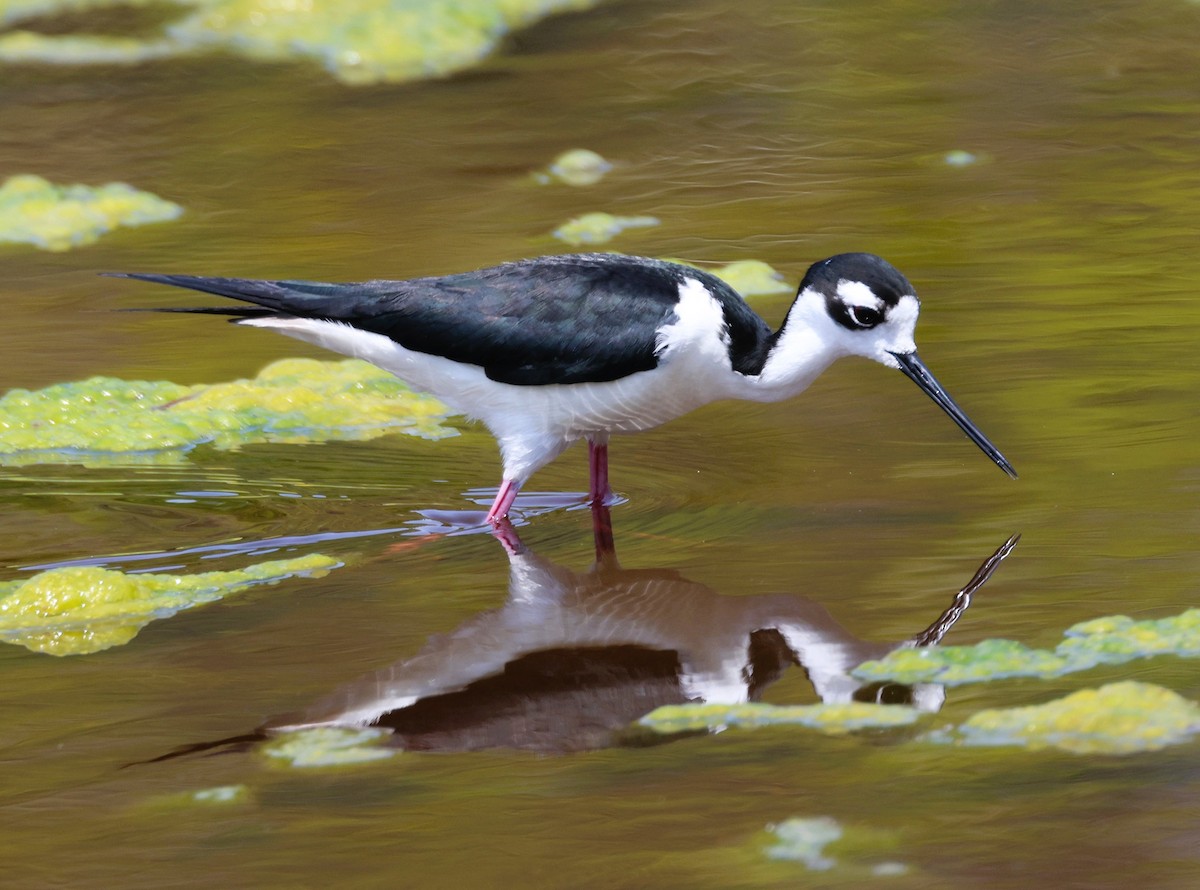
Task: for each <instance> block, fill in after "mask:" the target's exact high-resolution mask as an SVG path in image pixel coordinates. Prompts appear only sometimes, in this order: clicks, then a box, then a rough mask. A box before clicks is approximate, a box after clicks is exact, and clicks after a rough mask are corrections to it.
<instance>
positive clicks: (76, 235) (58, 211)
mask: <svg viewBox="0 0 1200 890" xmlns="http://www.w3.org/2000/svg"><path fill="white" fill-rule="evenodd" d="M181 213H183V208H182V207H180V206H179V205H178V204H173V203H171V202H170V201H167V200H164V199H163V198H160V197H158V196H157V195H152V194H150V193H149V192H143V191H139V190H138V189H135V188H134V187H133V186H130V185H126V184H125V183H123V182H110V183H108V184H107V185H101V186H95V187H92V186H86V185H55V184H54V183H52V182H49V181H48V180H45V179H43V178H42V177H40V176H34V175H32V174H24V175H20V176H10V177H9V178H8V179H6V180H5V181H4V184H3V185H0V242H4V243H9V244H32V245H33V246H34V247H39V248H41V249H42V250H52V251H64V250H70V249H71V248H72V247H79V246H80V245H83V244H91V243H92V242H94V241H96V240H97V239H98V238H99V237H100V236H101V235H103V234H105V233H106V232H109V231H111V230H113V229H115V228H118V227H120V226H140V225H145V224H146V223H154V222H163V221H164V220H169V219H175V218H176V217H177V216H179V215H180V214H181Z"/></svg>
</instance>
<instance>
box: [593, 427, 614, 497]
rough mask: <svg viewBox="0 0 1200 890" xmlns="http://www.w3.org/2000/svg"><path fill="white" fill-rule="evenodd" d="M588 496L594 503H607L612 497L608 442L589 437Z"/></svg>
mask: <svg viewBox="0 0 1200 890" xmlns="http://www.w3.org/2000/svg"><path fill="white" fill-rule="evenodd" d="M588 471H589V476H590V480H591V481H590V483H589V485H588V498H589V499H590V500H591V502H592V504H594V505H595V504H607V503H608V502H609V501H610V500H611V499H612V489H611V488H609V485H608V443H607V442H601V443H597V442H593V441H592V440H591V439H588Z"/></svg>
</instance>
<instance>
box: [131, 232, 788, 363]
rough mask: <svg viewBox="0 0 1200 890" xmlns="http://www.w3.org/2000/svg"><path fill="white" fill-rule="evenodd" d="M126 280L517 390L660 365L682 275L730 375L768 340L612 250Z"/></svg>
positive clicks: (743, 315)
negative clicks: (378, 270)
mask: <svg viewBox="0 0 1200 890" xmlns="http://www.w3.org/2000/svg"><path fill="white" fill-rule="evenodd" d="M127 277H130V278H138V279H142V280H146V281H154V282H159V283H162V284H170V285H174V286H177V287H186V288H190V289H193V290H199V291H204V292H207V293H213V294H218V295H221V296H226V297H232V298H234V299H238V300H243V301H245V302H249V303H254V304H256V305H257V306H259V307H263V308H261V309H257V310H256V309H230V310H212V309H201V310H182V311H201V312H214V311H215V312H218V313H226V314H229V315H234V316H239V317H247V316H250V317H253V316H263V315H267V316H270V315H287V316H299V317H301V318H314V319H323V320H329V321H338V322H343V323H345V324H349V325H351V326H353V327H355V328H358V329H360V330H363V331H370V332H372V333H376V334H382V335H383V336H385V337H389V338H391V339H392V340H394V341H395V342H397V343H399V344H400V345H401V346H404V347H405V348H407V349H412V350H415V351H417V352H423V353H427V354H431V355H439V356H443V357H445V358H448V359H451V360H453V361H456V362H462V363H465V364H473V365H479V366H481V367H482V368H483V369H484V371H485V372H486V374H487V376H488V377H490V378H491V379H493V380H498V381H501V382H504V383H513V384H520V385H532V384H550V383H591V382H602V381H608V380H615V379H618V378H620V377H624V376H626V375H628V374H632V373H634V372H636V371H646V370H649V369H651V368H653V367H655V366H656V365H657V364H658V357H657V356H656V355H655V332H656V331H657V330H658V329H659V328H660V327H662V326H663V325H664V324H667V323H669V322H670V321H672V320H673V319H674V317H675V316H674V309H675V305H676V303H677V302H678V300H679V286H680V284H681V283H682V282H683V281H684V280H685V279H688V278H691V279H696V280H698V281H700V282H701V283H702V284H703V285H704V286H705V287H706V288H707V289H708V291H709V292H710V293H711V294H712V295H713V297H714V298H715V299H716V300H717V301H718V302H719V303H720V305H721V308H722V312H723V315H724V320H725V327H726V330H725V332H724V333H725V336H726V337H727V338H728V341H729V347H730V357H731V360H732V362H733V365H734V368H735V370H739V371H742V372H743V373H750V372H752V371H754V370H756V369H757V368H761V365H762V361H763V359H764V358H765V353H766V349H767V345H768V343H769V340H770V337H771V331H770V329H769V328H768V327H767V325H766V323H765V322H763V320H762V319H761V318H759V317H758V316H757V315H756V314H755V313H754V312H753V310H751V309H750V307H749V306H747V305H746V303H745V301H743V300H742V298H741V297H740V296H738V295H737V293H736V292H735V291H733V289H732V288H730V287H729V286H728V285H726V284H725V283H724V282H722V281H721V280H720V279H718V278H716V277H715V276H712V275H710V274H708V273H706V272H701V271H699V270H697V269H693V268H690V267H687V266H681V265H678V264H675V263H667V262H663V261H661V260H652V259H646V258H642V257H629V256H620V255H615V254H576V255H566V256H549V257H540V258H538V259H532V260H522V261H520V262H515V263H505V264H503V265H500V266H493V267H490V268H487V269H480V270H478V271H475V272H465V273H461V274H457V275H447V276H444V277H439V278H414V279H410V280H407V281H366V282H362V283H357V284H323V283H319V282H311V281H257V280H252V279H242V278H207V277H195V276H188V275H151V274H129V275H127Z"/></svg>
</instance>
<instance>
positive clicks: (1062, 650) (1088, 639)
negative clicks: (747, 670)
mask: <svg viewBox="0 0 1200 890" xmlns="http://www.w3.org/2000/svg"><path fill="white" fill-rule="evenodd" d="M1064 637H1065V639H1064V640H1063V641H1062V642H1061V643H1059V644H1058V645H1057V646H1056V647H1055V648H1054V650H1053V651H1050V650H1046V649H1030V648H1028V647H1026V646H1023V645H1022V644H1020V643H1016V642H1013V641H1012V640H984V641H983V642H982V643H976V644H975V645H974V646H936V647H934V646H929V647H924V648H919V649H898V650H896V651H894V652H891V653H890V654H888V655H887V657H885V658H883V659H880V660H879V661H869V662H867V663H865V664H862V665H859V666H858V667H857V668H855V669H854V671H853V673H854V676H855V677H858V678H859V679H861V680H870V681H880V680H895V681H896V682H898V683H941V684H944V685H947V686H955V685H959V684H963V683H979V682H983V681H986V680H1001V679H1006V678H1009V677H1040V678H1048V677H1058V676H1062V675H1063V674H1070V673H1075V672H1077V671H1085V670H1088V669H1089V668H1093V667H1096V666H1097V665H1100V664H1122V663H1124V662H1127V661H1133V660H1134V659H1136V658H1149V657H1151V656H1154V655H1178V656H1181V657H1185V658H1195V657H1197V656H1200V609H1188V610H1187V611H1186V612H1183V613H1181V614H1179V615H1174V616H1172V617H1169V618H1158V619H1150V620H1144V621H1135V620H1134V619H1132V618H1128V617H1126V616H1124V615H1110V616H1107V617H1104V618H1096V619H1093V620H1091V621H1084V622H1082V623H1080V624H1076V625H1074V626H1072V627H1070V628H1068V629H1067V630H1066V632H1065V633H1064Z"/></svg>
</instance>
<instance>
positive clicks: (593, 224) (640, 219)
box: [554, 212, 658, 247]
mask: <svg viewBox="0 0 1200 890" xmlns="http://www.w3.org/2000/svg"><path fill="white" fill-rule="evenodd" d="M656 225H658V220H657V219H655V218H654V217H653V216H613V215H612V214H611V213H602V212H596V213H585V214H584V215H583V216H577V217H575V219H572V220H570V221H568V222H565V223H563V224H562V225H561V226H559V227H558V228H557V229H555V230H554V237H555V238H557V239H558V240H559V241H565V242H566V243H567V244H570V245H572V246H575V247H580V246H582V245H584V244H603V243H605V242H606V241H611V240H612V239H613V238H615V237H616V236H617V235H619V234H621V232H623V231H625V230H626V229H636V228H643V227H646V226H656Z"/></svg>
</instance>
